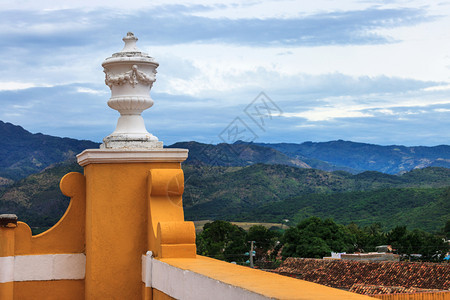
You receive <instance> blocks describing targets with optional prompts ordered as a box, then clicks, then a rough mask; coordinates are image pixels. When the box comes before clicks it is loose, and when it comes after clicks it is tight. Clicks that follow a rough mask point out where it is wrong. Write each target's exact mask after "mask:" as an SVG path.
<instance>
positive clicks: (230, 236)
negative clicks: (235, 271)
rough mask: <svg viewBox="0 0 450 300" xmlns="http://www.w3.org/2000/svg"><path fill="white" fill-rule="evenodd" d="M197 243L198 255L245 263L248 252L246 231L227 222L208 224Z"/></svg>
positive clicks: (198, 236) (198, 237)
mask: <svg viewBox="0 0 450 300" xmlns="http://www.w3.org/2000/svg"><path fill="white" fill-rule="evenodd" d="M196 243H197V253H198V254H200V255H205V256H209V257H214V258H217V259H222V260H227V261H244V259H246V258H245V257H244V255H243V254H244V253H245V251H248V249H247V235H246V232H245V230H244V229H242V228H241V227H239V226H236V225H233V224H231V223H230V222H226V221H214V222H212V223H206V224H205V225H204V226H203V231H202V232H201V233H200V234H199V235H197V240H196Z"/></svg>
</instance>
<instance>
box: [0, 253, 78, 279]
mask: <svg viewBox="0 0 450 300" xmlns="http://www.w3.org/2000/svg"><path fill="white" fill-rule="evenodd" d="M85 270H86V255H85V254H83V253H76V254H47V255H20V256H7V257H0V283H4V282H11V281H42V280H63V279H71V280H77V279H84V277H85Z"/></svg>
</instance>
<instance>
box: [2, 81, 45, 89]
mask: <svg viewBox="0 0 450 300" xmlns="http://www.w3.org/2000/svg"><path fill="white" fill-rule="evenodd" d="M33 87H51V85H49V84H36V83H31V82H15V81H7V82H1V81H0V91H17V90H26V89H29V88H33Z"/></svg>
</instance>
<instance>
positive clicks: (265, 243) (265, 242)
mask: <svg viewBox="0 0 450 300" xmlns="http://www.w3.org/2000/svg"><path fill="white" fill-rule="evenodd" d="M278 237H279V236H278V234H277V233H276V232H274V231H270V230H268V229H267V228H266V227H264V226H262V225H253V226H252V227H250V228H249V230H248V233H247V240H249V241H255V252H256V257H255V258H256V260H259V259H261V258H263V257H266V256H267V251H268V250H269V249H272V248H273V247H274V246H275V243H276V242H277V240H278Z"/></svg>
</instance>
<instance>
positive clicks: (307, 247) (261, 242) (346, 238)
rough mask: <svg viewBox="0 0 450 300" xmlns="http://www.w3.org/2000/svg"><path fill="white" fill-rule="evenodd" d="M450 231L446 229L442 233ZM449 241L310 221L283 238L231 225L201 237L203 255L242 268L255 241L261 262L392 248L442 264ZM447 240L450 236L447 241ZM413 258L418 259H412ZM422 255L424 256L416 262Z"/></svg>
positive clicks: (212, 226) (215, 225)
mask: <svg viewBox="0 0 450 300" xmlns="http://www.w3.org/2000/svg"><path fill="white" fill-rule="evenodd" d="M445 230H446V229H445V228H443V229H442V231H441V232H444V231H445ZM444 237H445V235H442V233H441V234H431V233H427V232H425V231H422V230H418V229H415V230H412V231H410V230H408V229H407V228H406V226H397V227H395V228H393V229H391V230H389V231H387V232H385V231H383V230H382V227H381V225H379V224H371V225H369V226H365V227H359V226H358V225H356V224H354V223H353V224H350V225H348V226H344V225H341V224H337V223H336V222H334V221H333V220H331V219H320V218H317V217H311V218H308V219H305V220H303V221H301V222H299V223H298V224H297V225H296V226H292V227H290V228H288V229H287V230H285V231H284V233H283V234H279V233H276V232H273V231H270V230H268V229H267V228H265V227H264V226H260V225H256V226H252V227H250V229H249V230H248V232H246V231H244V230H243V229H242V228H240V227H238V226H236V225H233V224H231V223H229V222H226V221H214V222H212V223H207V224H205V229H204V231H202V232H201V233H199V234H198V235H197V247H198V248H197V249H198V254H201V255H206V256H211V257H214V258H218V259H223V260H227V261H236V262H239V263H242V262H244V261H245V260H247V259H248V256H246V255H245V253H246V252H248V251H249V248H250V244H249V243H248V242H249V241H255V244H254V246H255V248H254V249H255V252H256V257H255V259H256V261H257V263H258V262H260V263H261V262H263V261H275V260H276V254H277V252H278V251H279V250H281V249H282V255H283V258H286V257H303V258H322V257H325V256H330V255H331V252H332V251H333V252H347V253H353V252H355V251H358V252H371V251H374V250H375V247H376V246H380V245H392V247H393V249H394V250H393V251H394V253H397V254H399V255H401V258H402V259H403V260H420V261H442V260H443V258H444V255H445V253H446V252H447V251H449V249H450V248H449V245H448V244H446V243H445V242H444V240H443V238H444ZM447 237H448V236H447ZM413 254H414V255H413ZM417 254H420V255H421V256H419V257H418V256H417Z"/></svg>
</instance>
